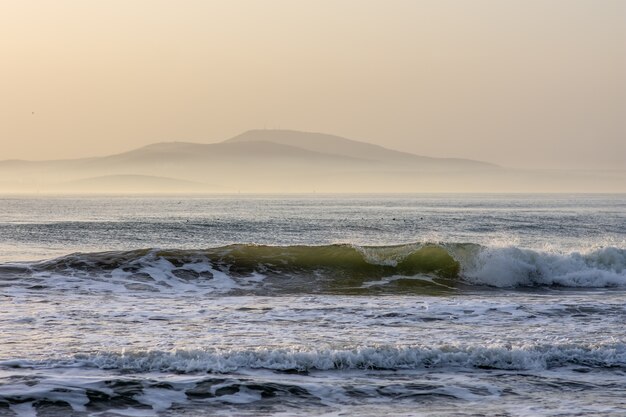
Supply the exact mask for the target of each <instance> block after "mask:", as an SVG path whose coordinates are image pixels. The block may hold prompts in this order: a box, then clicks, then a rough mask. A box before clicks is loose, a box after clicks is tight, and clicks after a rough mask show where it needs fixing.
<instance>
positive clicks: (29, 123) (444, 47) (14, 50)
mask: <svg viewBox="0 0 626 417" xmlns="http://www.w3.org/2000/svg"><path fill="white" fill-rule="evenodd" d="M625 20H626V2H623V1H619V0H601V1H598V0H554V1H550V2H544V1H527V0H507V1H488V0H477V1H472V2H461V1H453V0H443V1H442V0H424V1H412V0H411V1H409V0H398V1H394V2H391V3H390V2H387V1H375V0H358V1H357V0H343V1H334V0H333V1H330V0H321V1H311V2H293V1H287V0H271V1H267V2H258V1H251V0H248V1H246V0H229V1H211V2H206V1H194V0H190V1H187V2H185V4H184V5H181V4H178V3H175V2H168V1H148V0H137V1H133V2H127V1H119V0H113V1H107V2H95V1H85V2H82V1H81V2H78V1H70V0H59V1H55V2H39V1H33V0H23V1H5V2H2V4H1V5H0V53H1V54H2V57H3V69H2V73H3V76H2V77H1V78H0V91H1V92H2V94H1V95H2V100H0V145H1V147H0V159H2V160H4V159H22V160H38V161H42V160H57V159H72V158H86V157H95V156H101V157H103V156H107V155H111V154H117V153H123V152H127V151H132V150H134V149H136V148H139V147H142V146H146V145H150V144H154V143H160V142H172V141H181V142H193V143H203V144H209V143H219V142H221V141H223V140H224V139H226V138H230V137H233V136H236V135H238V134H240V133H241V132H245V131H248V130H251V129H264V128H266V129H291V130H297V131H308V132H326V133H330V134H335V135H339V136H342V137H347V138H353V139H355V140H358V141H362V142H367V143H373V144H378V145H383V146H386V147H388V148H391V149H396V150H399V151H404V152H409V153H414V154H417V155H424V156H430V157H442V158H465V159H472V160H479V161H487V162H490V163H493V164H497V165H499V166H502V167H507V168H511V169H522V170H525V169H543V170H545V169H547V170H552V169H559V170H563V169H564V170H580V169H582V170H622V169H624V167H625V166H626V159H625V158H626V140H625V137H626V118H624V114H626V42H625V41H624V40H625V39H626V25H624V21H625ZM328 151H329V152H330V153H332V151H333V150H332V149H329V150H328ZM258 165H259V166H258V167H256V168H255V170H256V171H255V176H257V177H258V176H262V175H264V174H263V171H264V170H265V169H267V166H265V167H264V168H263V169H262V168H261V167H262V166H263V163H262V162H261V161H260V162H259V164H258ZM137 171H139V170H135V172H137ZM102 174H103V175H117V174H114V173H113V172H110V173H107V172H102ZM123 174H124V175H131V172H124V173H123ZM160 174H162V173H160ZM248 174H249V172H247V171H246V172H240V173H232V175H233V176H237V177H238V178H240V180H238V181H234V179H233V181H230V179H231V177H230V176H229V177H228V178H217V180H216V179H215V178H202V179H203V181H206V182H207V183H209V184H212V183H214V182H215V183H216V184H215V185H219V184H217V183H224V184H226V183H229V184H230V183H232V185H235V186H237V187H240V186H241V187H242V188H247V187H245V184H244V182H245V181H244V179H245V178H246V176H247V175H248ZM211 175H213V174H211ZM229 175H230V174H229ZM268 175H269V174H268ZM289 175H290V176H291V175H292V174H291V173H290V174H289ZM394 175H395V174H394ZM602 175H604V174H602ZM166 176H168V175H166ZM28 177H29V176H28V175H27V174H24V179H23V180H24V181H26V182H27V181H29V180H28ZM70 177H71V178H73V177H72V176H71V175H69V174H68V175H67V178H70ZM191 177H192V176H190V175H182V179H186V178H191ZM268 178H273V177H271V176H270V177H268ZM333 178H334V176H333ZM376 178H380V177H378V176H374V178H368V181H370V180H371V181H373V183H376V181H377V180H376ZM403 178H404V177H402V176H401V178H397V179H395V180H394V181H392V182H391V183H387V182H385V187H388V188H389V189H393V190H400V189H402V190H404V189H413V188H412V187H414V186H415V182H414V181H412V180H405V179H403ZM525 178H526V177H525ZM594 178H595V177H594ZM602 178H603V179H604V180H607V179H606V178H605V177H602ZM487 179H489V178H487ZM298 180H301V181H305V179H303V178H298ZM455 180H456V179H455ZM455 180H445V181H444V183H445V184H446V187H444V188H445V189H452V188H455V187H454V186H453V183H454V181H455ZM6 181H9V179H8V178H0V182H6ZM307 181H308V180H307ZM481 181H482V180H481ZM481 181H478V180H477V182H476V189H478V188H481V187H482V186H479V183H480V182H481ZM501 181H502V179H501V178H500V177H498V178H492V179H490V180H489V181H487V183H489V184H500V183H501ZM524 181H526V180H524ZM524 181H521V183H519V185H518V186H516V185H514V184H518V182H515V181H513V182H512V183H510V184H511V185H510V186H511V189H512V190H513V189H529V187H527V186H526V185H523V186H522V183H524V184H526V183H525V182H524ZM528 181H531V180H530V179H529V180H528ZM594 181H595V180H588V181H587V182H588V183H589V184H591V183H593V182H594ZM333 182H334V179H333ZM405 183H407V184H406V185H402V186H400V185H398V184H405ZM276 184H278V182H277V183H276ZM409 184H413V185H411V187H409ZM429 184H431V183H430V182H429ZM435 184H440V183H437V182H432V185H428V186H426V185H424V186H423V187H422V186H421V185H420V186H419V187H417V188H419V189H421V188H424V189H431V188H433V189H438V187H439V186H440V185H435ZM507 184H509V183H506V184H504V183H502V185H501V186H498V187H496V188H497V189H500V188H503V189H508V188H507V187H508V185H507ZM313 186H315V187H317V188H319V187H320V185H319V183H317V182H307V183H306V187H305V186H304V183H302V186H299V185H298V186H296V185H291V184H290V185H289V187H288V189H290V190H291V189H298V190H300V189H311V188H312V187H313ZM441 186H442V187H443V185H441ZM448 186H449V187H448ZM285 187H286V185H285ZM324 187H325V188H328V189H333V188H334V187H335V186H334V185H332V184H326V185H324ZM354 187H355V189H365V188H366V187H364V186H363V187H361V186H358V185H357V184H354ZM382 187H383V186H382V185H381V186H380V187H377V188H382ZM484 187H485V188H487V189H491V188H490V187H487V186H486V185H485V186H484ZM494 187H495V185H494ZM542 187H543V185H542V184H537V187H535V188H533V187H530V188H532V189H542ZM598 187H599V188H598V189H604V188H605V187H604V186H602V185H601V183H600V182H598ZM251 188H254V189H257V188H256V187H251ZM262 188H263V189H268V190H269V189H274V188H276V187H274V186H273V185H271V184H266V185H264V186H263V187H262ZM343 188H344V187H342V189H343ZM566 188H568V189H569V188H571V187H569V186H568V187H566ZM587 188H588V189H591V190H593V189H595V188H594V187H591V186H590V187H585V189H587ZM609 188H611V187H609ZM285 189H287V188H285ZM494 189H495V188H494ZM550 189H558V187H555V186H551V187H550ZM611 189H613V188H611Z"/></svg>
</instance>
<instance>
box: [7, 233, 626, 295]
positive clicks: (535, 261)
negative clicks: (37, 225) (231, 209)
mask: <svg viewBox="0 0 626 417" xmlns="http://www.w3.org/2000/svg"><path fill="white" fill-rule="evenodd" d="M3 276H4V277H10V279H11V283H12V285H15V283H16V282H19V277H27V278H28V282H29V283H30V285H32V281H33V279H39V280H40V284H39V285H40V286H41V285H43V286H44V287H46V286H47V287H58V286H60V287H61V288H65V289H68V288H70V287H68V286H67V285H69V284H68V283H72V285H74V286H73V287H71V288H74V289H81V288H83V289H84V288H88V287H89V286H90V285H91V286H93V288H94V289H107V288H108V289H111V288H110V286H111V285H117V286H118V287H120V286H121V287H123V288H124V289H126V290H131V291H136V290H147V291H159V292H162V291H167V290H168V289H170V290H171V289H174V290H176V289H182V290H185V291H193V290H194V289H202V288H206V289H209V290H211V291H221V292H231V293H232V292H233V291H236V292H238V293H242V292H246V293H264V294H273V293H340V294H368V293H372V292H375V293H376V292H377V293H380V292H383V293H384V292H386V293H406V292H409V293H411V292H413V293H415V292H418V293H424V292H426V293H428V292H437V291H449V290H454V289H459V288H464V287H466V286H468V285H469V286H476V285H478V286H493V287H509V288H513V287H525V286H562V287H586V288H593V287H623V286H626V250H625V249H622V248H617V247H605V248H600V249H595V250H591V251H589V252H586V253H583V252H570V253H557V252H550V251H537V250H531V249H525V248H519V247H515V246H509V247H489V246H481V245H477V244H472V243H416V244H409V245H396V246H377V247H376V246H353V245H327V246H261V245H250V244H239V245H231V246H225V247H218V248H211V249H203V250H160V249H141V250H133V251H114V252H98V253H76V254H71V255H67V256H64V257H61V258H56V259H52V260H47V261H41V262H36V263H32V264H12V265H4V266H0V277H3ZM107 286H109V287H107Z"/></svg>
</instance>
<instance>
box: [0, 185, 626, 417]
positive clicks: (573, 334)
mask: <svg viewBox="0 0 626 417" xmlns="http://www.w3.org/2000/svg"><path fill="white" fill-rule="evenodd" d="M625 301H626V196H625V195H599V194H587V195H580V194H578V195H564V194H563V195H475V194H467V195H291V196H285V195H281V196H272V195H218V196H207V197H198V196H195V197H191V196H190V197H181V196H171V197H156V196H154V197H150V196H133V197H129V196H125V197H124V196H107V197H86V196H85V197H76V196H73V197H70V196H57V197H50V196H48V197H40V196H33V197H24V196H5V197H2V198H0V307H1V308H0V416H5V415H6V416H55V417H56V416H155V417H158V416H179V415H180V416H205V415H224V416H262V415H280V416H292V415H293V416H296V415H297V416H301V415H305V416H339V415H364V416H380V415H398V416H441V415H455V416H463V415H503V416H556V415H559V416H563V415H568V416H569V415H581V416H583V415H584V416H606V415H615V416H626V397H625V396H624V392H626V331H625V330H624V323H625V322H626V303H625Z"/></svg>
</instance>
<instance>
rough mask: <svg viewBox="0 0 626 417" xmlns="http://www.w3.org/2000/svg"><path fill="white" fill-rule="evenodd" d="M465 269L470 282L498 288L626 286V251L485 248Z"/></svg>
mask: <svg viewBox="0 0 626 417" xmlns="http://www.w3.org/2000/svg"><path fill="white" fill-rule="evenodd" d="M462 268H463V271H462V274H463V277H464V278H465V279H466V280H468V281H469V282H471V283H474V284H484V285H492V286H496V287H516V286H528V285H560V286H564V287H587V288H591V287H614V286H626V249H621V248H616V247H607V248H602V249H596V250H593V251H590V252H587V253H584V252H571V253H558V252H548V251H546V252H542V251H535V250H530V249H522V248H518V247H514V246H508V247H483V248H482V249H481V250H480V251H479V252H478V253H477V254H476V256H473V257H471V258H466V259H464V260H463V262H462Z"/></svg>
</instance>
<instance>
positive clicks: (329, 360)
mask: <svg viewBox="0 0 626 417" xmlns="http://www.w3.org/2000/svg"><path fill="white" fill-rule="evenodd" d="M53 364H54V365H55V366H70V367H76V366H79V367H82V366H86V367H97V368H101V369H117V370H127V371H136V372H152V371H157V372H182V373H194V372H218V373H225V372H233V371H237V370H239V369H271V370H299V371H307V370H324V371H326V370H333V369H422V368H446V367H461V368H469V369H472V368H489V369H502V370H541V369H548V368H554V367H560V366H567V365H581V366H591V367H615V366H626V345H625V344H622V343H615V344H610V345H609V344H599V345H596V346H594V345H574V344H564V345H535V344H526V345H520V346H509V345H502V344H491V345H485V346H458V345H445V346H441V347H432V348H431V347H363V348H356V349H353V350H290V349H253V350H222V351H212V350H177V351H172V352H163V351H135V352H123V353H115V352H109V353H99V354H96V355H89V356H85V355H79V356H77V357H75V358H73V359H69V358H68V359H65V360H61V361H55V362H54V363H52V362H49V363H46V365H47V366H50V365H53ZM1 365H6V364H4V363H0V366H1ZM13 365H15V364H13ZM23 365H27V366H28V365H31V366H32V365H35V364H34V363H29V364H27V363H23Z"/></svg>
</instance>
